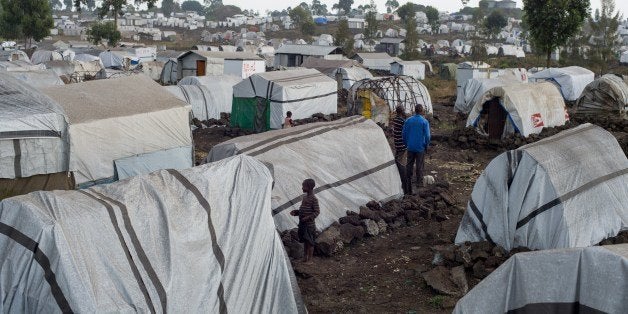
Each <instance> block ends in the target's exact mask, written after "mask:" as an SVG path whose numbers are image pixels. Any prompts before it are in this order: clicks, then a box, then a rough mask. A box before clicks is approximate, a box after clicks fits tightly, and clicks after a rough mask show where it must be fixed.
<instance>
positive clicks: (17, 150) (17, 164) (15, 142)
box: [13, 139, 22, 178]
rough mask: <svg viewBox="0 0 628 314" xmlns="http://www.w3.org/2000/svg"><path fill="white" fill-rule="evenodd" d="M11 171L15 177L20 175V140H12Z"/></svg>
mask: <svg viewBox="0 0 628 314" xmlns="http://www.w3.org/2000/svg"><path fill="white" fill-rule="evenodd" d="M13 151H14V155H15V156H13V171H14V172H15V177H16V178H21V177H22V148H21V147H20V140H18V139H14V140H13Z"/></svg>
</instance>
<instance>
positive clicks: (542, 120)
mask: <svg viewBox="0 0 628 314" xmlns="http://www.w3.org/2000/svg"><path fill="white" fill-rule="evenodd" d="M493 98H498V99H499V103H500V104H501V105H502V107H503V108H504V109H505V110H506V112H507V113H508V119H507V120H506V127H505V128H504V134H510V133H515V132H519V133H520V134H521V135H523V136H525V137H527V136H529V135H530V134H538V133H541V130H543V128H546V127H555V126H561V125H564V124H565V122H567V121H568V120H569V116H568V115H567V111H566V110H567V109H566V108H565V101H564V100H563V98H562V96H561V95H560V93H559V91H558V89H557V88H556V86H554V84H552V83H548V82H543V83H529V84H518V83H515V84H510V85H505V86H497V87H493V88H491V89H489V90H487V91H486V92H484V94H483V95H482V97H479V98H478V97H476V98H475V99H476V101H475V103H474V104H473V107H472V108H471V111H470V112H469V117H468V118H467V126H473V127H477V126H478V122H479V120H480V116H481V114H482V108H483V105H484V103H485V102H486V101H489V100H491V99H493Z"/></svg>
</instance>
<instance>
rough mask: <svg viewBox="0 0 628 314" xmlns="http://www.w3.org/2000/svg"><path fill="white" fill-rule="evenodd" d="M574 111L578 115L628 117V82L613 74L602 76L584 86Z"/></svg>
mask: <svg viewBox="0 0 628 314" xmlns="http://www.w3.org/2000/svg"><path fill="white" fill-rule="evenodd" d="M574 113H575V115H578V116H586V115H606V116H609V117H617V118H624V119H625V118H628V115H627V114H628V84H626V83H625V82H624V80H623V79H622V78H621V77H619V76H616V75H613V74H607V75H604V76H602V77H600V78H599V79H597V80H595V81H593V82H591V83H589V85H587V87H585V88H584V91H583V92H582V95H581V96H580V98H578V101H577V102H576V105H575V106H574Z"/></svg>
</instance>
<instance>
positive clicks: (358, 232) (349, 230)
mask: <svg viewBox="0 0 628 314" xmlns="http://www.w3.org/2000/svg"><path fill="white" fill-rule="evenodd" d="M362 237H364V227H362V226H354V225H353V224H350V223H345V224H342V225H340V239H341V240H342V242H344V243H345V244H349V243H351V242H352V241H353V240H354V239H362Z"/></svg>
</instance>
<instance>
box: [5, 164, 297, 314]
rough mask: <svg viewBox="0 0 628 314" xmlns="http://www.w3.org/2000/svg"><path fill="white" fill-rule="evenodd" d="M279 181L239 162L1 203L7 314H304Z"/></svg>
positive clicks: (263, 169)
mask: <svg viewBox="0 0 628 314" xmlns="http://www.w3.org/2000/svg"><path fill="white" fill-rule="evenodd" d="M271 186H272V176H271V174H270V171H269V170H268V168H266V167H265V166H264V165H263V164H262V163H260V162H258V161H256V160H254V159H253V158H251V157H247V156H238V157H235V158H230V159H228V160H224V161H221V162H217V163H212V164H209V165H203V166H200V167H196V168H191V169H186V170H181V171H176V170H161V171H159V172H155V173H152V174H148V175H141V176H137V177H133V178H130V179H128V180H125V181H120V182H117V183H113V184H109V185H106V186H100V187H94V188H90V189H86V190H81V191H55V192H34V193H31V194H28V195H24V196H19V197H14V198H10V199H6V200H4V201H2V202H0V274H2V276H0V294H1V295H2V302H1V303H0V312H3V313H7V312H9V313H56V312H61V311H64V312H69V311H74V312H78V313H95V312H100V313H102V312H117V313H137V312H139V313H148V312H151V313H165V312H171V313H297V312H304V311H305V309H304V308H303V307H302V303H301V301H300V297H299V291H298V287H297V286H296V283H295V282H294V281H293V279H294V277H293V274H292V270H291V266H290V264H289V262H288V260H287V258H286V254H285V251H284V248H283V245H282V242H281V239H280V238H279V235H278V234H277V232H276V230H275V226H274V224H273V220H272V216H271V209H270V197H271Z"/></svg>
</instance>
